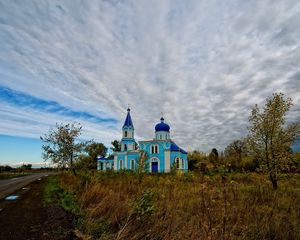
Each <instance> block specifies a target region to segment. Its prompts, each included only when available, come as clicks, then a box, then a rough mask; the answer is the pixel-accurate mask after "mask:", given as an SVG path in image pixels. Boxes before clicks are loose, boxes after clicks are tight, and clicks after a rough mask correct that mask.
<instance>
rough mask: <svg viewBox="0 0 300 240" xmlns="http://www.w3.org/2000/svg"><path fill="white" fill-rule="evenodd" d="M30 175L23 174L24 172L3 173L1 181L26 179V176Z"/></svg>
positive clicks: (0, 177) (0, 175)
mask: <svg viewBox="0 0 300 240" xmlns="http://www.w3.org/2000/svg"><path fill="white" fill-rule="evenodd" d="M28 175H30V173H22V172H16V173H12V172H3V173H0V180H2V179H10V178H16V177H24V176H28Z"/></svg>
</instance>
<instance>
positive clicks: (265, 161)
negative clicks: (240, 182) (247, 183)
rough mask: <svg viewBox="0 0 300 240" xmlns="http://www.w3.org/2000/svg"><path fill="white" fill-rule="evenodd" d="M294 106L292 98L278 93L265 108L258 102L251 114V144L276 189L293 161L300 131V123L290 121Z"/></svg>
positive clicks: (252, 150) (267, 101)
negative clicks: (292, 152) (283, 173)
mask: <svg viewBox="0 0 300 240" xmlns="http://www.w3.org/2000/svg"><path fill="white" fill-rule="evenodd" d="M291 106H292V99H291V98H285V96H284V94H282V93H274V94H273V95H272V97H269V98H267V100H266V104H265V106H264V108H263V109H262V110H261V109H259V107H258V106H257V105H255V106H254V107H253V109H252V112H251V115H250V117H249V122H250V127H249V147H250V150H251V152H252V154H253V155H254V156H255V157H256V159H257V160H258V161H259V165H260V168H261V169H262V170H263V171H265V172H267V173H268V175H269V179H270V181H271V182H272V186H273V189H277V188H278V184H277V180H278V174H280V173H281V172H282V171H283V170H284V169H285V168H286V166H287V165H288V162H289V161H290V160H291V151H290V147H291V145H292V143H293V142H294V140H295V138H296V136H297V135H299V133H300V123H299V122H297V123H290V124H286V113H287V112H288V111H289V110H290V108H291Z"/></svg>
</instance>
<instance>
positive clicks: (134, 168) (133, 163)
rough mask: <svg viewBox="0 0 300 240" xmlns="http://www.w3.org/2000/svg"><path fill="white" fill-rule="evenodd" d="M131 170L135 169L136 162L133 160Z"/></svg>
mask: <svg viewBox="0 0 300 240" xmlns="http://www.w3.org/2000/svg"><path fill="white" fill-rule="evenodd" d="M130 168H131V170H134V169H135V167H134V160H133V159H132V160H131V166H130Z"/></svg>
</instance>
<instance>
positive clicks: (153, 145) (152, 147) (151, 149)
mask: <svg viewBox="0 0 300 240" xmlns="http://www.w3.org/2000/svg"><path fill="white" fill-rule="evenodd" d="M156 149H157V151H156ZM153 150H154V151H153ZM150 152H151V154H159V146H158V144H152V145H151V146H150Z"/></svg>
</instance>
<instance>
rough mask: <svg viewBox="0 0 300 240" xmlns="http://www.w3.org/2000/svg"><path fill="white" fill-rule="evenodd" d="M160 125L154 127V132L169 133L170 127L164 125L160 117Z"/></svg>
mask: <svg viewBox="0 0 300 240" xmlns="http://www.w3.org/2000/svg"><path fill="white" fill-rule="evenodd" d="M160 121H161V122H160V123H158V124H156V125H155V132H158V131H164V132H169V131H170V126H169V125H168V124H166V123H164V118H163V117H162V118H161V119H160Z"/></svg>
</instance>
